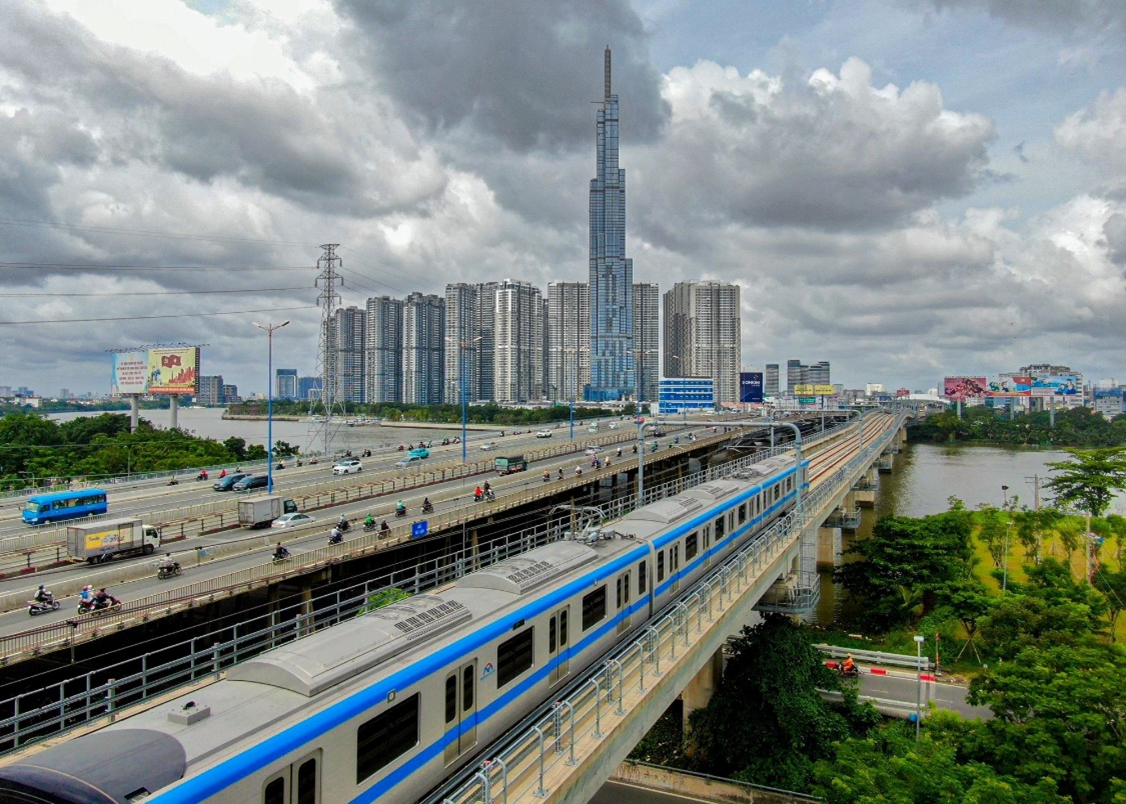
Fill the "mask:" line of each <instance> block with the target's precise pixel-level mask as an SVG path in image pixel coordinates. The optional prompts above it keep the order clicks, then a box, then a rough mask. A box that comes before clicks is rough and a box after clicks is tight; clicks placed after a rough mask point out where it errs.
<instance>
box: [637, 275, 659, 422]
mask: <svg viewBox="0 0 1126 804" xmlns="http://www.w3.org/2000/svg"><path fill="white" fill-rule="evenodd" d="M660 337H661V290H660V288H659V287H658V286H657V283H656V282H635V283H634V285H633V370H634V373H635V378H634V379H635V380H636V382H637V391H636V393H635V397H636V401H637V402H639V403H640V402H656V401H657V388H658V385H659V381H660V379H661V355H660V351H659V347H660Z"/></svg>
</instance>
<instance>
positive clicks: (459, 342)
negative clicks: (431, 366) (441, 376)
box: [446, 337, 481, 463]
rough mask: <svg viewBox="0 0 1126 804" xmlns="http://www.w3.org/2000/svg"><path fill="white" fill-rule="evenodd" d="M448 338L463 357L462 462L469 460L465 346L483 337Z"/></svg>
mask: <svg viewBox="0 0 1126 804" xmlns="http://www.w3.org/2000/svg"><path fill="white" fill-rule="evenodd" d="M446 340H447V341H453V342H454V343H456V344H457V348H458V354H459V355H460V357H461V360H460V361H459V362H460V363H461V462H462V463H466V462H467V461H468V460H469V456H468V454H467V453H466V448H467V445H466V443H465V441H466V438H465V436H466V433H465V431H466V420H467V418H468V414H469V401H468V394H469V390H468V388H467V387H466V384H465V347H467V346H470V345H471V344H474V343H477V341H479V340H481V338H480V337H477V338H468V339H465V340H462V339H459V338H446Z"/></svg>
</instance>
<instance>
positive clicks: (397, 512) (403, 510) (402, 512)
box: [395, 507, 407, 516]
mask: <svg viewBox="0 0 1126 804" xmlns="http://www.w3.org/2000/svg"><path fill="white" fill-rule="evenodd" d="M406 515H407V509H406V508H405V507H404V508H396V509H395V516H406Z"/></svg>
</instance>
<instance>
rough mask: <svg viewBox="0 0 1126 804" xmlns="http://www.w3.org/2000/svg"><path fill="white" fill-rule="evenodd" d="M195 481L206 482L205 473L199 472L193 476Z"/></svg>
mask: <svg viewBox="0 0 1126 804" xmlns="http://www.w3.org/2000/svg"><path fill="white" fill-rule="evenodd" d="M195 479H196V480H207V472H200V473H199V474H198V475H196V476H195Z"/></svg>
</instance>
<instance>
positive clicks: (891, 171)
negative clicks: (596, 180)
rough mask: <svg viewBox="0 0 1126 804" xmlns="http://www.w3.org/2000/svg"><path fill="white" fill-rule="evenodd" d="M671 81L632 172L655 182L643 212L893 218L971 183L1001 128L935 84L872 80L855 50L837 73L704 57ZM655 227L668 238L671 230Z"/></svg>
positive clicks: (840, 224) (761, 221)
mask: <svg viewBox="0 0 1126 804" xmlns="http://www.w3.org/2000/svg"><path fill="white" fill-rule="evenodd" d="M669 82H670V85H671V88H670V94H671V95H672V96H673V98H674V100H673V108H674V113H673V120H672V123H671V124H670V129H669V137H668V142H667V144H666V147H665V148H663V149H662V150H661V151H659V152H657V151H654V152H651V153H649V154H646V157H643V159H642V160H640V162H639V170H638V171H637V172H635V173H634V177H635V180H634V186H637V184H638V182H639V181H640V183H642V184H645V185H647V186H648V188H649V189H650V190H651V191H655V192H651V195H647V196H646V197H644V198H643V199H642V201H641V204H642V206H643V207H647V206H649V205H650V204H652V205H654V206H655V207H656V209H657V212H655V213H654V212H653V210H645V211H644V212H643V214H642V218H641V219H642V220H645V219H647V217H652V218H654V219H664V220H666V221H677V222H679V224H680V225H685V224H687V225H688V226H691V225H693V224H695V223H698V222H704V223H716V222H719V221H720V220H723V219H726V220H729V221H731V222H738V223H748V224H753V225H760V226H763V225H774V226H778V225H782V226H798V227H802V228H817V229H824V230H827V231H841V230H847V229H856V228H869V227H885V226H890V225H896V224H899V223H901V222H903V221H904V220H905V219H906V217H907V216H909V215H911V214H913V213H916V212H918V211H920V210H923V209H926V208H928V207H930V206H931V205H932V204H934V203H935V202H936V201H939V200H941V199H946V198H957V197H961V196H964V195H966V194H968V193H969V192H970V191H971V190H972V189H973V188H974V187H975V184H976V182H977V181H978V180H979V179H980V176H981V173H982V171H983V170H984V168H985V167H986V165H987V159H988V155H987V145H988V144H989V142H990V141H991V140H992V139H993V136H994V130H993V125H992V123H991V122H990V121H989V120H988V119H986V118H985V117H983V116H981V115H975V114H960V113H955V112H951V111H949V110H947V109H944V108H943V103H942V96H941V94H940V93H939V91H938V89H937V87H935V86H933V85H930V84H925V83H921V82H920V83H915V84H912V85H910V86H908V87H907V88H906V89H903V90H902V91H901V90H899V89H897V88H895V87H883V88H877V87H874V86H872V84H871V72H870V70H869V69H868V67H867V65H865V64H864V63H863V62H860V61H858V60H855V59H850V60H849V61H847V62H846V63H845V64H844V66H843V67H842V68H841V71H840V75H839V77H838V76H835V75H832V74H831V73H829V72H828V71H825V70H819V71H817V72H816V73H814V74H813V76H812V77H811V78H809V79H808V81H807V82H806V83H804V84H802V85H794V84H793V83H792V82H789V81H776V80H771V79H768V78H767V77H766V76H763V75H762V74H753V75H751V76H747V77H745V78H742V77H739V76H738V75H737V74H734V73H732V72H730V71H721V70H720V69H719V68H718V67H717V66H716V65H714V64H707V63H701V64H699V65H697V66H696V67H695V68H693V69H692V70H682V69H677V70H674V71H673V72H672V73H671V74H670V77H669ZM670 153H675V154H676V157H675V158H670ZM647 157H651V159H649V158H647ZM639 174H640V175H639ZM674 210H675V211H674ZM655 236H656V237H659V238H662V239H664V240H665V241H668V240H669V233H668V232H660V233H658V234H657V235H655Z"/></svg>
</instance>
